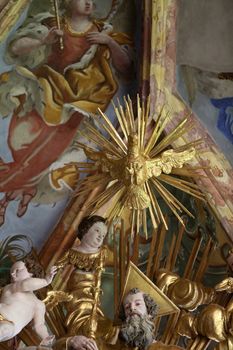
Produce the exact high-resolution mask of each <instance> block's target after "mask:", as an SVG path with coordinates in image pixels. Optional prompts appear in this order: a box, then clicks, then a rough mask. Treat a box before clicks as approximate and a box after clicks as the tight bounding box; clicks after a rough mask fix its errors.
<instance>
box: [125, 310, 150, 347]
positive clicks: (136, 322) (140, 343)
mask: <svg viewBox="0 0 233 350" xmlns="http://www.w3.org/2000/svg"><path fill="white" fill-rule="evenodd" d="M154 328H155V327H154V323H153V322H152V321H151V320H150V317H149V316H148V315H144V316H141V315H133V316H130V317H128V318H127V319H126V321H125V323H123V325H122V327H121V330H120V338H121V339H123V340H124V341H125V342H126V344H127V345H129V346H131V347H138V348H139V349H140V350H144V349H146V348H147V346H149V345H150V344H151V343H152V342H153V340H154Z"/></svg>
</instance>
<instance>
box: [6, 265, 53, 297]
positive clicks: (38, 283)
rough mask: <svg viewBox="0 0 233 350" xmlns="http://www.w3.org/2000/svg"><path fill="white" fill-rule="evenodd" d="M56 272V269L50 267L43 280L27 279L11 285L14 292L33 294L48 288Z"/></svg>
mask: <svg viewBox="0 0 233 350" xmlns="http://www.w3.org/2000/svg"><path fill="white" fill-rule="evenodd" d="M56 272H57V267H56V266H52V267H51V269H50V270H49V272H48V273H47V274H46V276H45V278H34V277H31V278H27V279H25V280H23V281H21V282H15V283H14V285H13V289H14V292H33V291H34V290H38V289H41V288H44V287H46V286H48V285H49V284H50V283H51V282H52V280H53V277H54V276H55V274H56Z"/></svg>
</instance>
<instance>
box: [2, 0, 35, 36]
mask: <svg viewBox="0 0 233 350" xmlns="http://www.w3.org/2000/svg"><path fill="white" fill-rule="evenodd" d="M29 4H30V0H17V1H15V0H10V1H8V3H7V4H6V5H5V6H4V7H3V9H2V10H1V12H0V41H3V39H4V38H5V37H6V35H7V34H8V33H9V31H10V30H11V29H12V27H13V26H14V24H15V23H16V22H17V20H18V19H19V17H20V15H21V14H22V12H23V10H24V9H25V8H26V6H27V5H29Z"/></svg>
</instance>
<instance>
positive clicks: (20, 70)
mask: <svg viewBox="0 0 233 350" xmlns="http://www.w3.org/2000/svg"><path fill="white" fill-rule="evenodd" d="M54 3H55V8H56V15H54V14H52V13H49V12H46V13H39V14H37V15H35V16H31V17H29V18H28V19H27V22H26V23H25V25H22V26H21V27H20V28H19V29H18V30H17V31H16V32H15V33H14V34H13V35H12V36H10V37H9V38H8V46H7V49H6V54H5V57H4V59H5V62H6V63H7V64H9V65H13V68H12V70H10V71H8V72H4V73H2V74H1V75H0V114H1V116H3V117H4V116H9V115H12V117H11V122H10V125H9V136H8V147H9V149H10V150H11V153H12V158H13V160H12V161H11V162H4V161H3V160H2V159H1V161H0V169H1V171H0V192H4V193H5V196H4V198H3V199H1V201H0V225H1V224H3V223H4V219H5V212H6V209H7V206H8V204H9V202H10V201H11V200H15V199H19V205H18V211H17V215H18V216H19V217H21V216H22V215H24V214H25V212H26V211H27V208H28V204H29V203H30V201H31V200H32V198H33V197H35V196H36V194H38V195H39V192H40V191H39V190H40V187H39V186H38V185H39V183H40V184H41V180H42V178H43V180H44V178H45V175H48V174H49V177H48V179H47V177H46V179H47V180H46V181H47V182H49V186H50V188H51V187H52V189H54V190H56V191H59V190H60V191H61V190H62V191H67V190H72V189H73V188H74V187H75V186H76V182H77V179H78V169H77V167H76V166H75V162H77V159H78V156H80V152H79V153H78V156H77V152H76V151H75V152H74V153H75V156H74V154H73V158H72V156H70V149H68V147H69V146H71V143H72V141H73V139H74V137H75V136H76V133H77V129H78V128H79V127H80V123H81V121H82V119H83V118H85V117H87V116H89V114H90V113H93V114H95V113H96V111H97V107H100V108H101V109H102V110H105V109H106V108H107V106H108V105H109V102H110V100H111V99H112V97H113V96H114V94H115V93H116V91H117V89H118V83H117V80H116V78H115V73H114V70H113V68H114V69H115V71H117V72H118V73H119V75H121V74H122V75H124V77H127V76H129V72H130V71H132V55H131V53H130V50H131V48H132V41H131V40H130V38H129V37H128V36H127V35H126V34H123V33H114V32H113V28H112V26H111V25H110V24H109V23H108V20H109V19H110V17H112V15H113V12H114V13H115V12H116V9H117V7H118V6H119V4H120V3H121V1H119V0H118V1H116V0H113V1H112V7H111V11H110V13H109V16H108V18H107V19H106V21H103V20H95V19H94V18H93V13H94V10H95V8H96V7H97V8H98V6H99V7H100V6H101V1H100V0H99V1H96V2H94V1H93V0H64V1H62V2H61V8H60V9H59V10H60V12H59V13H58V6H59V3H58V2H57V1H54ZM58 22H59V26H57V23H58ZM60 39H62V45H61V40H60ZM64 152H65V154H64ZM61 155H62V157H63V158H61ZM70 157H71V158H72V159H70ZM67 158H69V161H67ZM55 161H57V164H56V166H53V165H52V164H53V163H54V162H55ZM44 181H45V180H44ZM47 182H46V184H47ZM41 186H42V185H41ZM47 186H48V185H47ZM41 191H42V188H41ZM37 192H38V193H37ZM62 193H63V195H64V192H62ZM37 197H38V196H37ZM38 198H39V197H38Z"/></svg>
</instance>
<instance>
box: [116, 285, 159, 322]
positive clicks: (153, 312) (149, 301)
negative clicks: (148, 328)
mask: <svg viewBox="0 0 233 350" xmlns="http://www.w3.org/2000/svg"><path fill="white" fill-rule="evenodd" d="M141 292H142V291H141V290H140V289H138V288H132V289H130V291H129V293H128V294H127V295H132V294H137V293H141ZM142 293H143V292H142ZM143 299H144V302H145V305H146V309H147V313H148V315H150V316H151V319H152V320H154V319H155V317H156V316H157V314H158V310H159V306H158V304H156V302H155V301H154V299H153V298H152V297H151V296H150V295H149V294H146V293H143ZM119 318H120V319H121V320H122V321H125V319H126V315H125V310H124V305H123V304H122V305H121V308H120V312H119Z"/></svg>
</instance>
